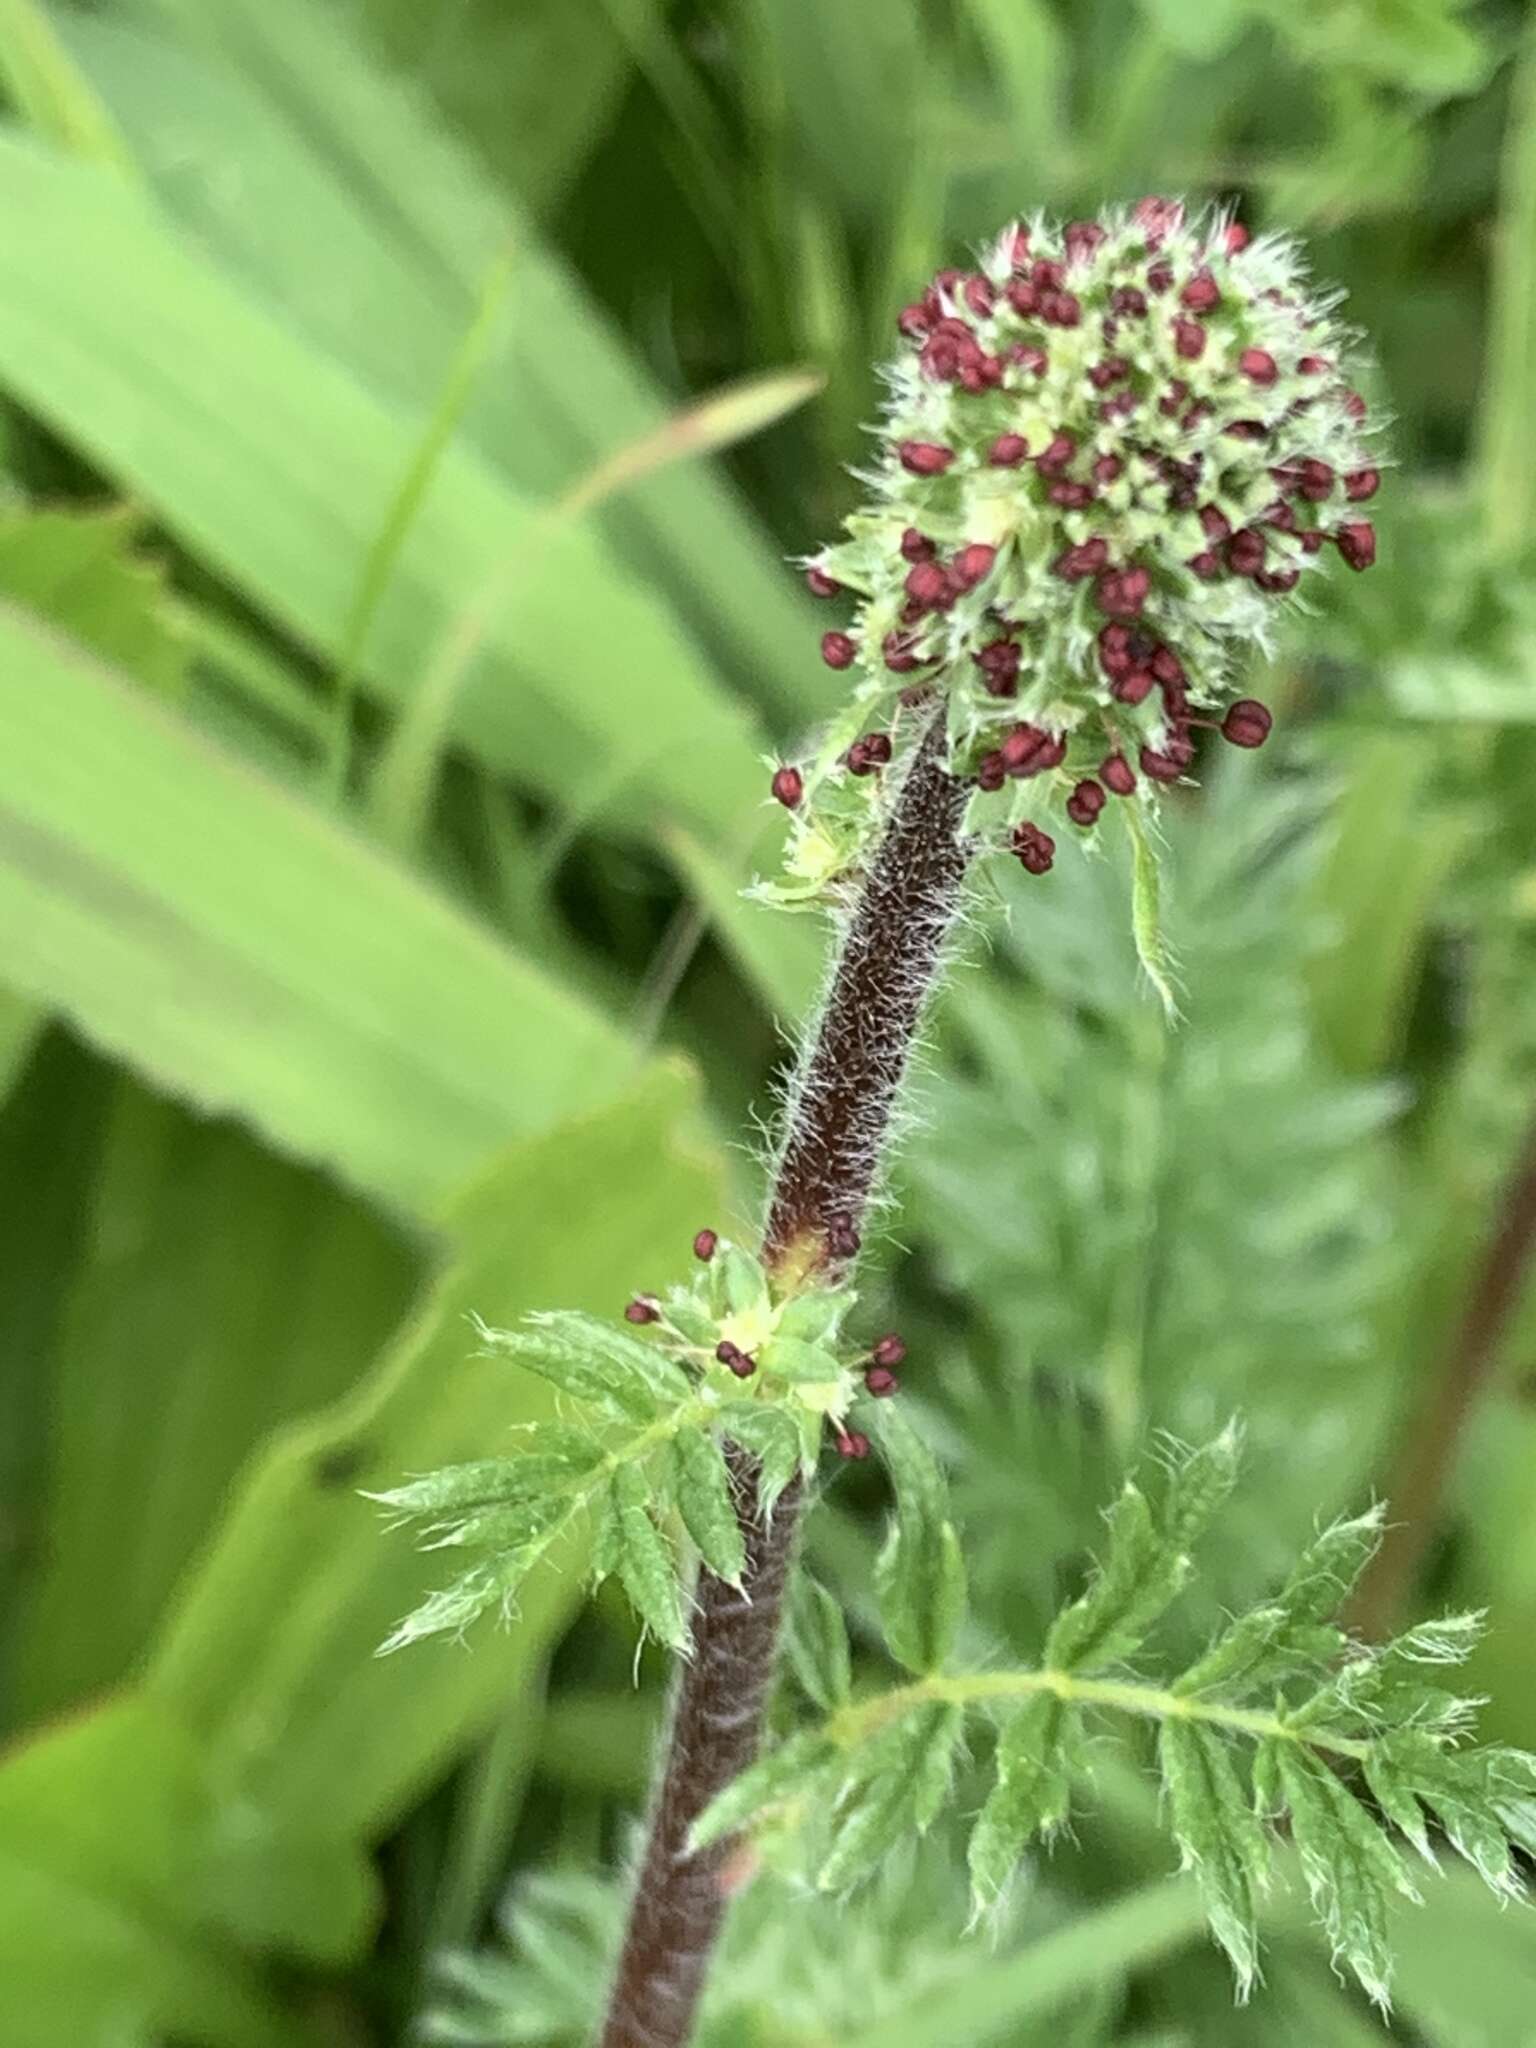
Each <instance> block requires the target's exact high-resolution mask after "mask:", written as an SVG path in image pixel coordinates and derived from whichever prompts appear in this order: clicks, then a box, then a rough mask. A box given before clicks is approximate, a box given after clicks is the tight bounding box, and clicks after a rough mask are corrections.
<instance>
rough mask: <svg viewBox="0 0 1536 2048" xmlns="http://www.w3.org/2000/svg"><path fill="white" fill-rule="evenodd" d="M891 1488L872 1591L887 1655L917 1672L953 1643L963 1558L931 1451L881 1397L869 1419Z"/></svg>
mask: <svg viewBox="0 0 1536 2048" xmlns="http://www.w3.org/2000/svg"><path fill="white" fill-rule="evenodd" d="M876 1427H877V1429H878V1433H879V1438H880V1447H881V1449H882V1451H883V1452H884V1454H885V1459H886V1463H887V1464H888V1465H889V1467H890V1470H891V1477H892V1480H893V1481H894V1483H895V1487H896V1518H895V1520H894V1522H893V1523H892V1525H891V1530H890V1534H889V1535H888V1537H887V1538H886V1542H885V1546H884V1548H883V1549H882V1550H881V1552H880V1555H879V1557H878V1559H877V1560H876V1563H875V1598H876V1601H877V1603H878V1605H879V1609H880V1622H881V1626H882V1627H883V1628H884V1630H885V1637H886V1641H887V1642H888V1643H889V1645H890V1648H891V1654H892V1655H893V1656H894V1657H895V1658H896V1659H897V1660H898V1661H899V1662H900V1663H902V1664H905V1665H906V1667H907V1669H908V1670H909V1671H915V1672H917V1673H918V1674H919V1675H920V1676H921V1675H924V1674H926V1673H928V1672H931V1671H936V1670H937V1669H938V1668H939V1666H940V1665H941V1664H942V1663H943V1662H944V1660H945V1658H946V1657H947V1656H948V1655H949V1653H950V1651H951V1649H952V1648H953V1647H954V1643H955V1638H956V1636H957V1635H958V1634H959V1631H960V1624H961V1622H962V1620H963V1619H964V1616H965V1560H964V1558H963V1557H962V1555H961V1551H960V1539H959V1537H958V1535H957V1534H956V1532H955V1527H954V1524H953V1523H952V1522H951V1521H950V1520H949V1516H948V1491H947V1489H946V1487H945V1485H944V1480H943V1476H942V1474H941V1473H940V1471H939V1468H938V1466H937V1465H936V1464H935V1463H934V1460H933V1457H932V1454H931V1453H930V1452H929V1450H928V1448H927V1446H926V1445H925V1444H924V1443H923V1441H922V1439H921V1437H919V1436H918V1434H917V1432H916V1431H915V1430H914V1429H913V1427H912V1425H911V1424H910V1423H909V1422H908V1421H907V1419H906V1417H905V1416H904V1415H901V1414H900V1413H898V1412H896V1411H895V1408H894V1404H891V1403H886V1404H884V1405H883V1406H882V1408H881V1409H880V1411H879V1417H878V1422H877V1424H876Z"/></svg>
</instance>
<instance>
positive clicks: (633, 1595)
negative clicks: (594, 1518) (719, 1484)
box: [610, 1461, 688, 1654]
mask: <svg viewBox="0 0 1536 2048" xmlns="http://www.w3.org/2000/svg"><path fill="white" fill-rule="evenodd" d="M610 1491H611V1493H612V1495H613V1505H614V1509H615V1512H616V1518H617V1522H618V1558H617V1562H616V1563H615V1566H614V1570H615V1572H616V1574H617V1576H618V1580H619V1583H620V1585H622V1586H623V1588H624V1590H625V1592H626V1593H627V1594H628V1595H629V1599H630V1604H631V1606H632V1607H633V1608H634V1610H635V1612H636V1614H638V1615H639V1617H640V1619H641V1621H642V1622H643V1623H644V1624H645V1626H646V1627H647V1628H648V1629H649V1630H650V1631H651V1633H652V1635H654V1636H655V1637H656V1639H657V1641H658V1642H661V1643H664V1644H665V1645H666V1646H667V1648H668V1649H669V1650H676V1651H678V1652H679V1654H684V1653H686V1651H687V1649H688V1622H687V1617H686V1615H685V1614H684V1612H683V1596H682V1588H681V1587H680V1585H679V1583H678V1576H677V1565H676V1561H675V1560H674V1558H673V1555H672V1550H671V1546H670V1545H669V1544H668V1542H667V1539H666V1538H665V1537H664V1536H663V1535H662V1533H661V1531H660V1530H659V1529H658V1528H657V1526H656V1524H655V1522H654V1521H653V1520H652V1519H651V1495H650V1489H649V1486H648V1484H647V1481H646V1474H645V1471H644V1468H643V1467H642V1466H641V1465H640V1463H639V1462H638V1461H631V1462H628V1463H625V1464H622V1465H620V1466H619V1467H618V1468H617V1469H616V1471H615V1472H614V1475H613V1479H612V1481H611V1482H610Z"/></svg>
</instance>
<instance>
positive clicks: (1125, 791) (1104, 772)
mask: <svg viewBox="0 0 1536 2048" xmlns="http://www.w3.org/2000/svg"><path fill="white" fill-rule="evenodd" d="M1099 780H1100V781H1101V782H1102V783H1103V784H1104V787H1105V788H1106V789H1107V790H1109V791H1110V792H1111V793H1112V794H1113V795H1115V796H1133V795H1134V794H1135V791H1136V771H1135V769H1134V768H1132V766H1131V764H1130V762H1129V761H1127V759H1126V758H1125V756H1124V754H1106V755H1105V757H1104V759H1103V760H1102V761H1101V762H1100V763H1099Z"/></svg>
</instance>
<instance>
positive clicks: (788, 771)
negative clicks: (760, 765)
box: [770, 768, 805, 811]
mask: <svg viewBox="0 0 1536 2048" xmlns="http://www.w3.org/2000/svg"><path fill="white" fill-rule="evenodd" d="M770 787H771V788H772V790H773V793H774V795H775V796H776V797H777V798H778V800H779V802H780V803H781V804H782V805H783V806H784V808H785V810H786V811H792V810H794V809H795V807H796V806H797V805H798V804H799V802H800V799H801V798H802V797H803V796H804V795H805V778H804V776H802V775H801V773H800V770H799V769H798V768H780V769H778V770H777V772H776V773H775V775H774V778H773V782H772V784H771V785H770Z"/></svg>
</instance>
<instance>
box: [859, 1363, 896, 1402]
mask: <svg viewBox="0 0 1536 2048" xmlns="http://www.w3.org/2000/svg"><path fill="white" fill-rule="evenodd" d="M864 1391H865V1393H866V1394H873V1395H874V1397H875V1399H876V1400H877V1401H883V1400H887V1399H888V1398H889V1397H890V1396H891V1395H892V1394H898V1393H900V1391H901V1381H900V1380H899V1379H897V1377H896V1375H895V1373H893V1372H890V1371H888V1370H887V1369H886V1367H885V1366H883V1365H872V1366H871V1367H870V1368H869V1370H868V1371H867V1372H866V1373H865V1375H864Z"/></svg>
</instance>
